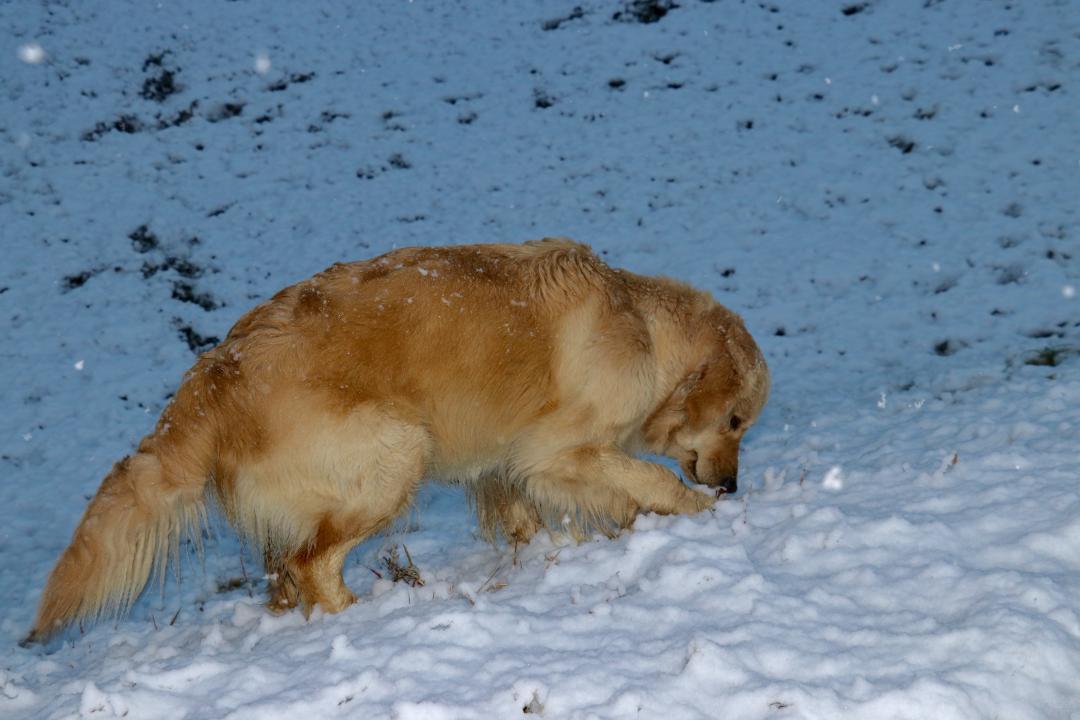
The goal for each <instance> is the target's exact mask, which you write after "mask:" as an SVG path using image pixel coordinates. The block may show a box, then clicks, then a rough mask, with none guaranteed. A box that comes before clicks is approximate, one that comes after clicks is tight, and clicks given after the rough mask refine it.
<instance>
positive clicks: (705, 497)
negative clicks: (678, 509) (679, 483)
mask: <svg viewBox="0 0 1080 720" xmlns="http://www.w3.org/2000/svg"><path fill="white" fill-rule="evenodd" d="M690 496H691V497H690V503H689V505H690V509H689V510H687V511H686V513H687V514H688V515H689V514H693V513H699V512H701V511H702V510H708V509H709V508H711V507H712V506H714V505H716V501H717V500H718V499H719V496H717V495H714V494H713V493H711V492H710V493H703V492H697V491H696V490H691V491H690Z"/></svg>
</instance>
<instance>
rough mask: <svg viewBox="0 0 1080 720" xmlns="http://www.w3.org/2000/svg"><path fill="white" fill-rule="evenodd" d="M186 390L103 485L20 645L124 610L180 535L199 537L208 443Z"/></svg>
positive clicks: (202, 418)
mask: <svg viewBox="0 0 1080 720" xmlns="http://www.w3.org/2000/svg"><path fill="white" fill-rule="evenodd" d="M192 384H199V383H197V382H195V383H192V382H191V381H189V382H188V383H186V384H185V386H183V387H181V389H180V391H179V392H178V393H177V397H176V400H175V401H174V402H173V404H172V405H171V406H170V407H169V409H168V410H166V412H165V414H164V415H163V416H162V419H161V421H160V422H159V423H158V427H157V430H156V431H155V432H154V433H153V434H151V435H149V436H147V437H146V438H145V439H144V440H143V441H142V443H140V445H139V450H138V452H136V453H135V454H134V455H131V456H129V457H126V458H124V459H123V460H121V461H120V462H118V463H116V465H114V466H113V468H112V470H111V471H110V472H109V474H108V475H107V476H106V477H105V480H104V481H103V482H102V483H101V487H100V488H99V489H98V491H97V494H96V495H95V496H94V498H93V499H92V500H91V501H90V504H89V506H87V508H86V512H85V513H84V514H83V518H82V520H81V521H80V522H79V526H78V527H77V528H76V529H75V534H74V537H72V540H71V544H70V545H69V546H68V547H67V549H66V550H64V553H63V554H62V555H61V556H60V560H59V561H57V563H56V567H55V568H53V571H52V574H51V575H50V576H49V580H48V583H47V584H46V586H45V592H44V593H43V594H42V597H41V604H40V605H39V607H38V612H37V618H36V620H35V621H34V626H33V629H31V630H30V633H29V634H28V635H27V636H26V638H25V639H24V640H23V641H22V643H21V644H23V645H27V644H29V643H33V642H44V641H46V640H48V639H49V637H50V636H52V635H53V634H54V633H56V632H58V631H60V630H62V629H63V628H64V627H65V626H67V625H68V624H69V623H71V622H74V621H82V620H95V619H97V618H100V617H101V616H103V615H109V614H116V613H120V612H123V611H125V610H127V609H128V608H129V607H130V606H131V604H132V603H133V602H134V601H135V599H136V598H137V597H138V596H139V593H140V592H142V589H143V587H144V586H145V585H146V583H147V581H148V580H149V578H150V573H151V571H152V570H154V569H155V568H156V570H157V571H158V572H159V573H164V569H165V566H166V565H167V563H168V561H169V558H170V556H172V557H174V558H175V557H177V556H178V554H179V552H178V551H179V542H180V538H181V536H182V535H184V534H185V533H187V532H189V531H195V532H193V533H192V534H193V535H194V536H195V537H198V534H197V530H198V528H199V527H200V525H201V524H203V522H204V517H205V506H204V488H205V486H206V482H207V479H208V478H209V475H210V471H211V468H212V464H213V461H214V442H213V428H212V425H211V421H210V417H209V414H207V413H203V412H202V408H200V407H197V406H196V407H194V408H193V407H191V406H190V401H191V400H192V399H193V398H197V397H198V395H199V393H198V391H197V390H196V391H195V392H194V393H193V392H191V390H192V388H191V387H190V386H191V385H192ZM192 410H195V411H196V412H191V411H192ZM188 420H193V421H194V422H187V421H188Z"/></svg>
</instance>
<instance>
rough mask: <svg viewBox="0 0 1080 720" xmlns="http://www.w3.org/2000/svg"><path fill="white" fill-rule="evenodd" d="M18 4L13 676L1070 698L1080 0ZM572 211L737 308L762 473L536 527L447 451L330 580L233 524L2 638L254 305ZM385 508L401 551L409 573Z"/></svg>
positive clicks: (41, 703)
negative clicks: (569, 523)
mask: <svg viewBox="0 0 1080 720" xmlns="http://www.w3.org/2000/svg"><path fill="white" fill-rule="evenodd" d="M665 8H666V9H668V11H667V12H666V13H661V12H659V10H663V9H665ZM661 15H662V16H661ZM616 16H617V17H616ZM645 20H655V22H643V21H645ZM0 28H2V29H0V108H2V114H0V234H2V246H0V250H2V255H0V318H2V320H0V363H2V364H0V373H2V374H0V377H2V381H0V407H2V409H3V412H2V413H0V642H2V645H0V716H2V717H4V718H23V717H25V718H61V717H72V716H75V717H78V716H82V717H91V718H108V717H114V716H116V717H127V718H158V717H164V718H220V717H229V718H296V717H310V718H324V717H357V718H402V719H406V718H484V719H486V718H513V717H524V716H527V715H533V714H536V715H539V716H543V717H546V718H632V717H642V718H664V719H665V720H676V719H678V718H713V717H723V718H939V719H948V718H995V717H1001V718H1070V717H1071V718H1074V719H1075V718H1080V497H1078V492H1077V490H1078V488H1080V298H1078V297H1077V292H1078V290H1080V217H1078V209H1080V99H1078V86H1077V81H1078V80H1080V4H1078V3H1077V2H1075V1H1072V0H1057V1H1054V0H1022V1H1021V0H1013V1H1012V2H1009V1H1006V0H985V1H983V2H974V1H968V2H959V1H955V0H949V1H947V2H946V1H945V0H926V1H925V2H900V1H899V0H895V1H892V2H889V1H886V0H868V1H867V2H857V1H855V0H847V1H846V2H844V1H841V2H833V1H831V0H830V1H823V2H795V1H794V0H792V1H790V2H779V1H776V2H768V1H765V2H757V1H752V2H737V1H736V0H718V1H716V2H704V1H703V0H679V2H678V5H677V6H676V5H675V3H672V2H649V1H643V2H636V3H631V4H626V3H613V2H605V1H601V0H563V1H561V2H554V1H545V2H503V3H493V2H485V3H470V2H464V1H463V0H462V1H457V2H453V1H451V0H438V1H435V0H417V1H416V2H405V1H404V0H381V1H379V2H370V3H369V2H364V3H341V2H295V3H275V4H272V5H271V4H267V3H255V2H248V1H242V2H232V3H216V2H208V1H206V2H203V1H200V2H196V1H195V0H192V1H189V2H183V3H156V4H155V3H149V2H144V1H143V0H131V1H130V2H120V1H117V0H111V1H110V2H79V1H78V0H57V1H51V2H31V1H30V0H15V1H14V2H7V3H3V4H0ZM554 234H563V235H570V236H573V237H575V238H577V239H580V240H582V241H586V242H589V243H591V244H592V245H593V246H594V247H595V248H596V249H597V250H598V251H599V252H602V253H603V254H604V256H605V257H606V258H607V259H608V260H609V261H610V262H611V263H612V264H615V265H619V266H623V267H627V268H630V269H633V270H635V271H639V272H646V273H654V274H668V275H673V276H676V277H679V278H682V279H685V280H687V281H690V282H692V283H694V284H696V285H698V286H700V287H703V288H707V289H709V290H711V291H712V292H714V293H715V295H716V296H717V298H718V299H719V300H720V301H721V302H724V303H725V304H727V305H729V306H731V307H732V308H733V309H735V310H736V311H738V312H740V313H742V314H743V316H744V317H745V319H746V321H747V324H748V325H749V327H750V329H751V331H752V332H754V333H755V335H756V336H757V338H758V340H759V342H760V344H761V345H762V347H763V349H764V351H765V353H766V355H767V357H768V359H769V362H770V365H771V368H772V370H773V396H772V399H771V401H770V404H769V406H768V408H767V409H766V412H765V414H764V415H763V417H762V418H761V421H760V423H759V424H758V425H757V426H756V427H755V428H754V429H753V430H752V432H751V433H750V434H749V435H748V437H747V440H746V442H745V443H744V457H743V461H742V477H741V478H740V488H741V489H740V492H739V494H738V495H736V496H735V497H732V498H730V499H727V500H725V501H723V502H722V503H720V504H719V505H718V507H717V508H716V510H715V511H714V512H708V513H704V514H702V515H700V516H695V517H657V516H643V517H641V518H639V519H638V521H637V524H636V525H635V527H634V529H633V531H632V532H628V533H625V534H623V535H622V536H620V537H618V538H616V539H613V540H608V539H603V538H596V539H593V540H591V541H588V542H585V543H583V544H580V545H576V544H574V543H572V542H570V541H568V540H565V539H562V538H558V537H553V538H548V537H538V538H537V539H536V540H534V541H533V542H532V543H531V544H530V545H529V546H527V547H525V548H523V549H522V550H521V551H520V552H519V554H518V556H517V562H516V563H515V562H514V558H513V555H512V552H511V551H510V549H509V548H508V547H506V546H505V545H500V546H498V547H492V546H490V545H487V544H485V543H484V542H483V541H482V540H481V539H479V538H478V537H477V535H476V531H475V522H474V519H473V517H472V515H471V514H470V511H469V509H468V508H467V507H466V504H465V502H464V500H463V498H462V496H461V495H460V493H459V492H457V491H456V490H454V489H452V488H446V487H441V486H437V485H432V486H430V487H429V488H428V489H427V490H426V491H425V492H424V493H423V495H422V496H421V498H420V500H419V501H418V503H417V506H416V508H415V510H414V511H413V512H411V513H410V515H409V517H408V518H407V521H406V522H402V523H401V524H400V525H399V527H398V528H397V529H396V530H395V531H394V532H392V533H390V534H388V535H387V536H385V537H381V538H378V539H375V540H373V541H371V542H368V543H366V544H364V545H362V546H361V547H359V548H358V549H357V550H356V551H355V552H354V553H353V555H352V556H350V559H349V561H348V563H347V570H346V580H347V581H348V582H349V583H350V584H351V585H352V587H353V588H354V589H355V590H356V591H357V592H358V594H360V595H361V601H360V602H359V603H358V604H357V605H355V606H353V607H351V608H350V609H348V610H347V611H346V612H344V613H341V614H340V615H336V616H316V617H314V618H312V620H311V621H310V622H305V621H304V620H303V618H302V616H301V615H300V614H299V613H292V614H286V615H284V616H281V617H272V616H270V615H268V614H267V613H266V612H265V610H264V609H263V608H262V606H261V605H260V602H261V597H262V592H263V589H264V585H265V583H264V582H263V581H262V580H261V579H260V570H259V566H258V562H257V560H256V559H255V558H253V557H251V555H250V553H246V552H245V551H244V549H243V548H241V546H240V545H239V543H238V541H237V540H236V538H235V536H234V535H233V534H232V533H231V531H229V530H228V529H227V528H222V529H220V530H219V532H218V533H217V534H215V536H214V537H213V538H212V539H210V540H209V542H208V543H207V550H206V556H205V561H204V567H201V568H200V567H199V563H198V561H197V560H195V561H193V562H191V563H190V564H189V565H187V566H185V568H184V573H183V574H184V577H183V579H182V582H181V584H180V586H179V588H177V587H176V584H175V583H173V582H170V583H169V585H168V587H167V589H166V591H165V593H164V595H161V594H158V593H156V592H153V591H149V592H147V593H146V595H145V596H144V597H143V599H142V600H141V601H140V602H139V603H138V604H137V605H136V607H135V609H134V610H133V612H132V613H130V614H129V615H127V616H125V617H123V618H121V619H119V620H117V621H115V622H105V623H102V624H99V625H97V626H95V627H92V628H91V627H88V628H85V633H84V634H82V635H81V636H80V633H79V632H78V630H77V629H76V630H75V631H74V632H72V633H71V634H69V635H68V636H67V637H66V639H65V641H64V642H63V643H58V644H56V645H54V646H53V647H51V648H48V652H46V650H44V649H42V648H32V649H28V650H24V649H22V648H19V647H18V646H17V645H16V641H17V640H18V639H19V638H20V637H21V636H22V634H23V633H25V631H26V630H27V628H28V627H29V624H30V621H31V618H32V614H33V611H34V608H35V604H36V602H37V599H38V595H39V593H40V591H41V588H42V586H43V584H44V581H45V578H46V576H47V573H48V571H49V570H50V569H51V566H52V563H53V562H54V560H55V559H56V557H57V555H58V554H59V552H60V551H61V549H62V548H63V546H64V545H65V544H66V542H67V540H68V538H69V536H70V533H71V531H72V529H73V528H74V526H75V524H76V522H77V521H78V518H79V516H80V514H81V513H82V511H83V508H84V507H85V503H86V500H87V498H88V497H89V496H90V495H91V494H92V493H93V492H94V490H95V489H96V487H97V484H98V483H99V481H100V479H101V477H102V476H103V475H104V473H105V472H106V471H107V469H108V468H109V467H110V465H111V464H112V462H113V461H114V460H116V459H117V458H119V457H121V456H122V455H124V454H125V453H127V452H129V451H130V449H131V448H132V447H133V444H134V443H135V442H136V441H137V440H138V438H139V437H141V436H142V435H143V434H144V433H146V432H147V431H148V430H149V429H150V428H151V427H152V423H153V422H154V419H155V418H156V416H157V414H158V412H159V411H160V410H161V408H162V406H163V404H164V403H165V401H166V399H167V398H168V396H169V393H170V392H171V391H172V390H173V389H174V388H175V386H176V383H177V382H178V380H179V378H180V375H181V373H182V372H183V371H184V369H185V368H186V367H187V366H188V365H189V364H190V363H191V361H192V359H193V351H197V350H200V349H205V348H206V347H209V346H210V345H211V344H213V342H214V339H215V338H220V337H223V336H224V334H225V333H226V332H227V331H228V328H229V326H230V325H231V324H232V323H233V322H234V321H235V320H236V319H237V317H239V315H240V314H241V313H242V312H244V310H245V309H247V308H249V307H251V306H253V305H254V304H256V303H257V302H258V301H260V300H261V299H264V298H266V297H267V296H269V295H270V294H272V293H273V292H275V291H276V290H277V289H279V288H280V287H282V286H284V285H287V284H289V283H292V282H294V281H297V280H299V279H301V278H303V277H305V276H307V275H309V274H311V273H313V272H315V271H317V270H320V269H322V268H323V267H325V266H327V265H329V264H331V263H332V262H335V261H338V260H351V259H360V258H364V257H369V256H372V255H375V254H378V253H380V252H383V251H385V250H387V249H390V248H391V247H394V246H401V245H410V244H443V243H460V242H483V241H516V240H524V239H528V238H534V237H540V236H543V235H554ZM462 340H463V342H467V341H468V340H467V338H463V339H462ZM402 544H404V545H405V546H407V547H408V549H409V552H410V554H411V556H412V558H413V559H414V561H415V562H416V565H417V566H418V568H419V570H420V572H421V574H422V577H423V579H424V580H425V582H426V584H425V585H424V586H422V587H416V588H413V587H410V586H408V585H406V584H404V583H396V584H395V583H391V582H390V581H389V579H387V572H386V568H385V567H384V566H383V565H382V558H383V557H384V556H385V555H386V554H387V552H388V551H389V549H390V548H391V547H395V546H400V545H402ZM373 571H378V572H379V573H381V574H382V575H383V576H384V577H383V579H379V578H378V577H376V573H375V572H373Z"/></svg>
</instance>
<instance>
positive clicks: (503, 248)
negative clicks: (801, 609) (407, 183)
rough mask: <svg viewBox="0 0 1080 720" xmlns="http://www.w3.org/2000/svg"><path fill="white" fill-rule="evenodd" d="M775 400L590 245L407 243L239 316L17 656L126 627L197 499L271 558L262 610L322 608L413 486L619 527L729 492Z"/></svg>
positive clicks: (701, 299) (758, 379) (479, 505)
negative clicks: (652, 457)
mask: <svg viewBox="0 0 1080 720" xmlns="http://www.w3.org/2000/svg"><path fill="white" fill-rule="evenodd" d="M768 392H769V373H768V369H767V367H766V364H765V360H764V358H763V357H762V354H761V352H760V351H759V350H758V347H757V345H756V344H755V343H754V341H753V339H752V338H751V337H750V334H749V333H748V332H747V330H746V328H745V327H744V325H743V323H742V321H741V320H740V318H739V317H738V316H737V315H735V314H734V313H732V312H731V311H729V310H727V309H726V308H724V307H722V306H721V305H719V304H718V303H716V302H715V301H714V300H713V299H712V298H711V297H710V296H709V295H708V294H706V293H703V292H699V291H697V290H694V289H692V288H690V287H689V286H687V285H684V284H682V283H679V282H675V281H673V280H668V279H665V278H653V277H644V276H640V275H635V274H632V273H629V272H625V271H622V270H615V269H612V268H610V267H608V266H607V265H605V264H604V263H603V262H602V261H601V260H600V259H599V258H597V256H596V255H594V254H593V253H592V251H591V250H590V249H589V248H588V247H587V246H585V245H580V244H577V243H575V242H572V241H570V240H567V239H562V238H549V239H545V240H541V241H534V242H527V243H524V244H522V245H470V246H458V247H434V248H405V249H401V250H395V251H393V252H390V253H387V254H386V255H383V256H382V257H378V258H375V259H373V260H369V261H366V262H356V263H347V264H345V263H339V264H336V265H334V266H333V267H331V268H330V269H328V270H326V271H325V272H322V273H320V274H318V275H316V276H315V277H313V278H311V279H309V280H306V281H304V282H301V283H299V284H297V285H294V286H292V287H289V288H286V289H285V290H282V291H281V292H279V293H278V294H277V295H275V296H274V297H273V298H272V299H271V300H270V301H268V302H266V303H264V304H262V305H260V306H259V307H257V308H255V309H254V310H252V311H251V312H249V313H247V314H246V315H244V316H243V317H242V318H241V319H240V321H239V322H237V323H236V325H235V326H234V327H233V329H232V330H231V331H230V332H229V335H228V337H227V338H226V339H225V341H224V342H222V343H221V344H220V345H219V346H217V347H216V348H214V349H213V350H210V351H209V352H206V353H204V354H203V355H202V356H200V357H199V359H198V360H197V361H196V363H195V365H194V366H193V367H192V368H191V370H190V371H189V372H188V373H187V374H186V375H185V377H184V382H183V384H182V385H181V386H180V388H179V389H178V390H177V393H176V395H175V397H174V398H173V399H172V401H171V402H170V404H169V406H168V407H167V408H166V409H165V411H164V412H163V413H162V415H161V418H160V420H158V423H157V426H156V428H155V430H154V432H153V433H152V434H150V435H148V436H147V437H145V438H144V439H143V440H142V442H140V443H139V447H138V451H137V452H136V453H135V454H133V455H131V456H129V457H127V458H124V459H123V460H121V461H120V462H118V463H116V465H115V466H113V468H112V470H111V471H110V472H109V474H108V475H107V476H106V477H105V479H104V481H103V482H102V484H101V488H100V489H99V490H98V492H97V494H96V495H95V496H94V498H93V499H92V500H91V501H90V504H89V506H88V507H87V509H86V512H85V514H84V515H83V518H82V521H81V522H80V523H79V526H78V528H76V530H75V534H74V537H73V539H72V541H71V545H70V546H69V547H68V548H67V549H66V550H65V551H64V553H63V554H62V556H61V557H60V559H59V561H58V562H57V564H56V567H55V568H54V569H53V571H52V574H51V575H50V577H49V580H48V584H47V586H46V588H45V591H44V594H43V597H42V600H41V604H40V607H39V609H38V614H37V618H36V620H35V623H34V626H33V629H32V630H31V631H30V634H29V635H28V636H27V641H30V642H32V641H42V640H45V639H47V638H48V637H49V636H50V635H52V634H53V633H54V632H56V631H57V630H59V629H61V628H62V627H64V626H65V625H67V624H68V623H69V622H71V621H73V620H77V619H78V620H82V619H93V618H96V617H98V616H100V615H101V614H103V613H108V612H116V611H122V610H124V609H126V608H127V607H128V606H129V605H130V604H131V603H132V602H133V601H134V600H135V598H136V597H137V596H138V595H139V593H140V592H141V591H142V589H143V587H144V585H145V584H146V583H147V581H148V579H149V575H150V572H151V570H152V569H153V568H155V567H156V568H157V569H158V571H161V569H162V568H164V566H165V565H166V563H167V562H168V560H169V557H170V555H175V553H176V549H177V545H178V542H179V539H180V537H181V535H182V534H183V533H184V532H185V531H188V530H191V529H192V528H197V526H198V525H199V523H200V522H202V520H203V516H204V508H205V496H206V494H207V490H209V491H210V492H211V493H212V495H213V496H214V498H216V500H217V502H218V503H219V504H220V505H221V507H222V508H223V509H224V512H225V515H226V517H227V518H228V519H229V520H230V522H231V523H232V524H233V525H234V526H235V527H236V528H237V529H238V530H239V531H240V533H242V535H243V536H245V537H246V538H247V540H248V541H250V542H251V543H252V544H253V545H254V546H255V547H257V548H259V549H260V550H261V552H262V554H263V556H264V558H265V561H266V565H267V572H268V573H269V574H270V576H271V577H272V578H274V577H276V581H275V582H274V583H273V586H272V597H271V600H270V606H271V607H272V608H273V609H277V610H280V609H282V608H286V607H293V606H296V605H300V606H301V607H302V608H303V609H304V611H305V612H310V610H311V608H313V607H314V606H316V605H318V606H320V607H321V608H322V609H323V610H324V611H326V612H330V613H334V612H338V611H340V610H342V609H344V608H345V607H347V606H348V605H349V604H351V603H352V602H354V601H355V600H356V596H355V595H353V593H352V592H351V591H350V590H349V589H348V588H347V587H346V586H345V583H344V581H343V579H342V575H341V570H342V563H343V562H344V560H345V556H346V555H347V554H348V552H349V550H350V549H351V548H353V547H354V546H355V545H356V544H357V543H359V542H360V541H361V540H363V539H364V538H366V537H368V536H370V535H371V534H372V533H375V532H377V531H379V530H380V529H382V528H385V527H386V526H387V525H388V524H390V523H391V522H392V521H393V520H394V519H395V518H396V517H398V516H399V515H400V514H401V513H402V511H403V510H404V509H405V508H406V507H407V506H408V505H409V503H410V501H411V500H412V498H413V497H414V495H415V494H416V491H417V487H418V486H419V485H420V483H421V481H422V480H423V479H424V478H427V477H431V478H439V479H443V480H449V481H453V482H458V483H461V484H462V485H464V486H465V487H466V489H467V491H468V492H469V493H470V494H471V496H472V498H473V499H474V501H475V505H476V509H477V514H478V516H479V519H480V525H481V528H482V529H483V531H484V532H485V533H486V534H487V535H488V536H489V537H494V536H495V534H496V533H497V532H501V533H502V534H503V535H504V536H505V537H507V538H508V539H510V540H512V541H515V542H520V541H526V540H528V539H529V538H530V537H531V536H532V534H533V533H534V532H536V531H537V530H538V529H540V528H541V527H542V526H543V525H544V524H545V523H546V522H553V523H561V522H563V520H564V519H565V518H566V517H568V516H569V517H570V518H572V519H573V522H574V523H576V524H577V527H579V528H582V527H590V526H591V527H597V528H600V529H607V530H611V529H613V528H620V527H625V526H626V525H628V524H629V523H630V522H632V520H633V518H634V516H635V514H636V513H637V512H639V511H652V512H657V513H694V512H698V511H700V510H702V509H704V508H707V507H709V506H710V505H712V504H713V503H714V502H715V500H716V497H715V496H714V495H712V494H705V493H701V492H697V491H695V490H693V489H691V488H689V487H687V486H686V485H684V484H683V483H682V481H680V479H679V477H678V476H677V475H676V474H675V473H673V472H671V471H670V470H668V469H666V468H664V467H662V466H660V465H657V464H655V463H652V462H647V461H645V460H641V459H638V458H636V457H635V455H634V454H635V453H638V452H648V453H655V454H660V455H667V456H669V457H672V458H674V459H675V460H677V461H678V462H679V463H680V465H681V467H682V469H683V472H684V473H685V475H686V476H687V477H688V478H690V479H692V480H695V481H698V482H701V483H704V484H706V485H710V486H714V487H717V488H719V489H720V490H723V491H726V492H734V491H735V478H736V474H737V472H738V457H739V441H740V440H741V438H742V436H743V434H744V433H745V432H746V430H747V428H749V427H750V426H751V425H753V423H754V421H755V419H756V418H757V416H758V414H759V413H760V412H761V409H762V407H763V406H764V404H765V401H766V398H767V396H768Z"/></svg>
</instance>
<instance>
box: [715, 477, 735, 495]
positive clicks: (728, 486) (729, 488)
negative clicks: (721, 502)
mask: <svg viewBox="0 0 1080 720" xmlns="http://www.w3.org/2000/svg"><path fill="white" fill-rule="evenodd" d="M716 488H717V490H720V491H722V492H725V493H733V492H735V491H736V490H737V489H738V488H739V484H738V477H737V476H735V475H725V476H724V477H722V478H720V482H718V483H716Z"/></svg>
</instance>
